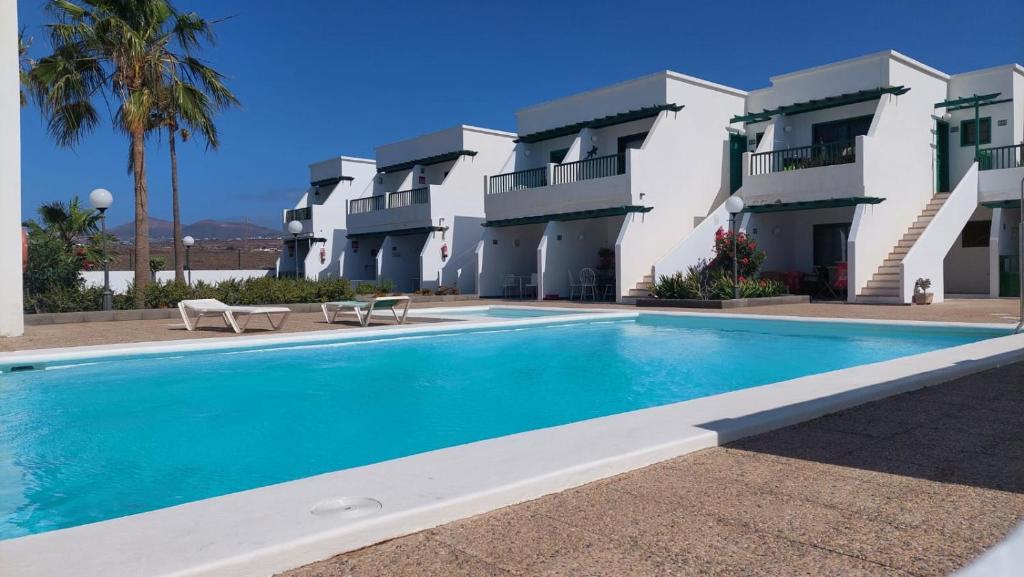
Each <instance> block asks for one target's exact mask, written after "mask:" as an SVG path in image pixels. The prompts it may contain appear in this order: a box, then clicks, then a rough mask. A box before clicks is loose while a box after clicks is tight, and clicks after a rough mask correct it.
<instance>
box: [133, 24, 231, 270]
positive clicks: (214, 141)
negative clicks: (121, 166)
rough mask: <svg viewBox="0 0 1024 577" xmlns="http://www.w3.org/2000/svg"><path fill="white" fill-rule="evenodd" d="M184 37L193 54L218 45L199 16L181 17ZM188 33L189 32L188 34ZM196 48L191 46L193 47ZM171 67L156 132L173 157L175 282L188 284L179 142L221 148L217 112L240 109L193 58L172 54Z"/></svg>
mask: <svg viewBox="0 0 1024 577" xmlns="http://www.w3.org/2000/svg"><path fill="white" fill-rule="evenodd" d="M178 24H179V26H180V27H181V28H182V34H184V33H185V32H186V31H187V32H188V33H189V34H190V35H191V37H192V38H194V39H196V41H195V42H194V43H193V44H194V46H193V48H192V51H193V52H194V51H195V50H196V49H197V48H199V45H200V43H199V40H200V39H202V40H205V41H206V42H207V43H208V44H209V45H211V46H212V45H213V44H214V43H215V38H214V35H213V29H212V28H211V26H210V22H208V21H206V20H204V19H202V18H200V17H199V16H198V15H197V14H195V13H189V14H182V15H179V17H178ZM186 29H187V30H186ZM191 45H192V44H190V46H191ZM167 58H168V62H169V64H170V66H169V67H168V74H167V75H166V77H165V82H164V84H163V85H162V86H161V87H160V91H159V92H158V98H157V103H156V108H155V109H154V111H153V118H152V123H151V126H152V128H153V129H156V130H160V129H163V128H166V129H167V148H168V152H169V153H170V157H171V212H172V215H173V217H172V218H173V221H174V226H173V237H174V244H173V255H174V280H175V282H185V255H184V254H183V252H182V250H181V208H180V202H179V196H178V152H177V140H178V137H179V136H180V137H181V141H182V142H188V140H189V138H190V137H191V136H192V135H193V134H199V135H201V136H202V137H203V140H205V141H206V147H207V148H208V149H210V148H212V149H216V148H217V147H218V146H220V139H219V137H218V134H217V126H216V125H215V124H214V122H213V117H214V115H215V113H216V112H218V111H219V110H223V109H225V108H229V107H231V106H238V105H239V102H238V99H237V98H236V97H235V95H234V94H232V93H231V91H230V90H229V89H228V88H227V86H226V85H225V84H224V76H223V75H222V74H220V73H219V72H217V71H216V70H214V69H213V68H211V67H209V66H207V65H206V64H204V63H202V62H201V61H199V60H198V59H196V58H195V57H193V56H188V57H187V58H189V59H191V60H192V61H191V62H179V61H177V60H176V56H175V55H173V54H168V56H167Z"/></svg>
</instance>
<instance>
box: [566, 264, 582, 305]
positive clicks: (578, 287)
mask: <svg viewBox="0 0 1024 577" xmlns="http://www.w3.org/2000/svg"><path fill="white" fill-rule="evenodd" d="M566 272H568V273H569V300H572V299H573V296H575V295H576V291H580V301H582V300H583V285H582V284H580V283H578V282H576V279H575V278H573V276H572V270H568V271H566Z"/></svg>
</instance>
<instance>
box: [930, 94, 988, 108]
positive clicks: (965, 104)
mask: <svg viewBox="0 0 1024 577" xmlns="http://www.w3.org/2000/svg"><path fill="white" fill-rule="evenodd" d="M1000 94H1002V92H993V93H992V94H981V95H978V94H975V95H972V96H964V97H961V98H954V99H952V100H943V101H942V102H936V103H935V108H946V109H949V108H950V107H954V106H956V107H961V108H970V107H973V106H974V105H975V104H980V103H982V102H985V101H986V100H992V99H994V98H996V97H998V96H999V95H1000Z"/></svg>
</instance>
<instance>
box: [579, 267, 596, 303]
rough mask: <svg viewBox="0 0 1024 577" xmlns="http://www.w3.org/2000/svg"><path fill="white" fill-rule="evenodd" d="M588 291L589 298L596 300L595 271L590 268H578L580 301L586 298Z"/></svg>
mask: <svg viewBox="0 0 1024 577" xmlns="http://www.w3.org/2000/svg"><path fill="white" fill-rule="evenodd" d="M588 292H589V293H590V300H593V301H596V300H597V273H596V272H594V269H592V268H584V269H580V302H583V300H584V299H585V298H587V293H588Z"/></svg>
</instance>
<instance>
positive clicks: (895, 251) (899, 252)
mask: <svg viewBox="0 0 1024 577" xmlns="http://www.w3.org/2000/svg"><path fill="white" fill-rule="evenodd" d="M908 252H910V247H909V246H900V245H896V246H894V247H893V248H892V252H890V253H889V258H892V257H894V256H898V257H900V258H902V257H903V255H905V254H907V253H908Z"/></svg>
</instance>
